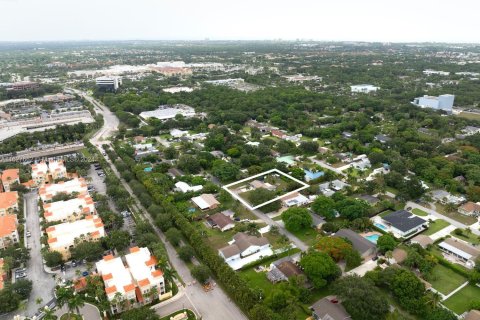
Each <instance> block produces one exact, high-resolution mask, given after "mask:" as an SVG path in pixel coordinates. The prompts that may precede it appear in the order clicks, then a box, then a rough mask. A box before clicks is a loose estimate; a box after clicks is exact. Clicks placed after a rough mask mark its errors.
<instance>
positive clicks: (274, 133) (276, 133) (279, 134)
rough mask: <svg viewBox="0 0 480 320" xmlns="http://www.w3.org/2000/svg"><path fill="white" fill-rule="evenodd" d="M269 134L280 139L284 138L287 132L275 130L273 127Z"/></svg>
mask: <svg viewBox="0 0 480 320" xmlns="http://www.w3.org/2000/svg"><path fill="white" fill-rule="evenodd" d="M270 134H271V135H272V136H274V137H277V138H280V139H285V137H286V136H287V134H286V133H285V132H282V131H280V130H277V129H273V130H272V131H270Z"/></svg>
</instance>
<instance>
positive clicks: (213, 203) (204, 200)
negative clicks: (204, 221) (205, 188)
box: [192, 193, 220, 211]
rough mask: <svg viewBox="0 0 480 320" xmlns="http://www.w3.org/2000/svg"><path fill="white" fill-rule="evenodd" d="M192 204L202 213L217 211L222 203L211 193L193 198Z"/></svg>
mask: <svg viewBox="0 0 480 320" xmlns="http://www.w3.org/2000/svg"><path fill="white" fill-rule="evenodd" d="M192 202H193V203H194V204H195V205H196V206H197V207H199V208H200V210H202V211H203V210H211V209H216V208H217V207H218V206H219V205H220V202H218V201H217V199H215V196H214V195H213V194H209V193H204V194H202V195H201V196H198V197H193V198H192Z"/></svg>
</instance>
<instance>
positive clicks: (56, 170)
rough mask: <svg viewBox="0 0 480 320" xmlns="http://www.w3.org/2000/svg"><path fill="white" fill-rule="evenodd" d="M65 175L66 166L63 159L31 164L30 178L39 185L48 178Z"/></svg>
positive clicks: (60, 177) (64, 176)
mask: <svg viewBox="0 0 480 320" xmlns="http://www.w3.org/2000/svg"><path fill="white" fill-rule="evenodd" d="M66 177H67V168H65V164H64V162H63V160H50V161H49V162H48V163H47V162H45V161H42V162H39V163H35V164H32V180H33V182H34V183H35V185H37V186H40V185H42V184H44V183H46V182H49V181H50V180H56V179H62V178H66Z"/></svg>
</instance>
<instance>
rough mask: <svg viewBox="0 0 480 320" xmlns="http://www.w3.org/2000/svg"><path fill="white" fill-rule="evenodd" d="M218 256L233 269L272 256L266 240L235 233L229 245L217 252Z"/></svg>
mask: <svg viewBox="0 0 480 320" xmlns="http://www.w3.org/2000/svg"><path fill="white" fill-rule="evenodd" d="M218 252H219V255H220V256H221V257H222V258H223V259H224V260H225V262H226V263H227V264H228V265H229V266H230V267H231V268H232V269H233V270H238V269H240V268H241V267H243V266H244V265H247V264H249V263H252V262H254V261H257V260H260V259H262V258H264V257H269V256H271V255H273V251H272V248H271V245H270V243H269V242H268V239H267V238H264V237H255V236H250V235H247V234H246V233H237V234H236V235H235V236H234V237H233V240H232V241H231V242H229V245H228V246H226V247H223V248H221V249H220V250H218Z"/></svg>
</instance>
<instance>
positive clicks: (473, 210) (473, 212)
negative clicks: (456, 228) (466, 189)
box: [458, 201, 480, 217]
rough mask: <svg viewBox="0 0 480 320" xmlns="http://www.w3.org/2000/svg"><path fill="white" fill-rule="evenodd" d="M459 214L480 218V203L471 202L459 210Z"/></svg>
mask: <svg viewBox="0 0 480 320" xmlns="http://www.w3.org/2000/svg"><path fill="white" fill-rule="evenodd" d="M458 212H459V213H461V214H464V215H466V216H474V217H478V216H479V215H480V203H478V202H477V203H475V202H472V201H469V202H467V203H465V204H463V205H461V206H460V207H459V208H458Z"/></svg>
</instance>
